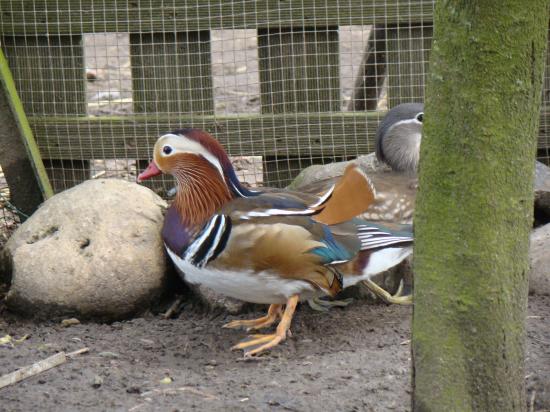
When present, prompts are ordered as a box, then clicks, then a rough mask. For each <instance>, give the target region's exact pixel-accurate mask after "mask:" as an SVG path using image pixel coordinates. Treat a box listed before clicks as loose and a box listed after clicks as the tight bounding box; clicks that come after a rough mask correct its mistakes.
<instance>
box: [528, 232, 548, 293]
mask: <svg viewBox="0 0 550 412" xmlns="http://www.w3.org/2000/svg"><path fill="white" fill-rule="evenodd" d="M529 260H530V265H531V273H530V275H529V293H531V294H537V295H550V223H549V224H546V225H544V226H541V227H539V228H537V229H535V230H533V232H532V233H531V245H530V249H529Z"/></svg>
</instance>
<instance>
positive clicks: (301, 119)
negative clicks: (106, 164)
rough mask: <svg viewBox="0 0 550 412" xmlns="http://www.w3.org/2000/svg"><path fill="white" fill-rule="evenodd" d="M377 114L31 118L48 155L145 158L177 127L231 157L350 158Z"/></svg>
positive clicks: (368, 138) (367, 144) (369, 146)
mask: <svg viewBox="0 0 550 412" xmlns="http://www.w3.org/2000/svg"><path fill="white" fill-rule="evenodd" d="M382 115H383V113H379V112H369V113H365V112H355V113H352V112H345V113H344V112H341V113H290V114H279V115H261V114H256V115H248V116H244V115H233V116H178V115H162V114H157V115H150V116H147V115H134V116H117V117H110V116H105V117H103V116H102V117H74V116H67V117H43V116H37V117H32V118H30V119H29V120H30V122H31V125H32V127H33V130H34V132H35V135H36V139H37V141H38V145H39V147H40V149H41V150H42V151H43V152H44V153H45V154H47V156H48V157H49V158H52V159H57V158H59V159H63V158H73V159H93V158H102V159H103V158H106V159H115V158H130V159H132V158H134V159H148V158H150V156H151V148H152V146H153V144H154V142H155V141H156V139H157V137H158V136H159V135H160V134H162V133H166V132H167V131H170V130H172V129H174V128H175V127H198V128H201V129H204V130H207V131H208V132H210V133H212V134H213V135H214V136H215V137H216V138H217V139H218V140H219V141H220V142H221V143H222V144H223V145H224V147H225V148H226V150H227V151H228V153H230V154H231V155H247V156H254V155H256V156H279V157H282V156H287V157H288V155H289V154H294V153H303V154H306V153H307V154H308V156H324V157H326V158H329V157H331V156H344V157H349V156H354V155H357V154H364V153H368V152H370V151H372V150H373V148H374V136H375V134H376V128H377V127H378V120H379V116H382ZM51 136H55V139H51Z"/></svg>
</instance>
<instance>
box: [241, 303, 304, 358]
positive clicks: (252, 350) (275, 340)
mask: <svg viewBox="0 0 550 412" xmlns="http://www.w3.org/2000/svg"><path fill="white" fill-rule="evenodd" d="M298 301H299V297H298V295H295V296H292V297H291V298H289V299H288V301H287V302H286V307H285V311H284V313H283V315H282V317H281V321H280V322H279V325H278V326H277V330H276V331H275V333H274V334H268V335H251V336H249V337H248V338H246V339H245V340H243V341H242V342H241V343H238V344H237V345H235V346H233V347H232V348H231V350H237V349H243V350H244V356H245V358H248V357H252V356H256V355H259V354H260V353H262V352H265V351H267V350H269V349H271V348H273V347H274V346H277V345H278V344H279V343H281V342H282V341H284V340H285V339H286V337H287V335H288V333H289V329H290V323H291V322H292V316H293V315H294V311H295V310H296V306H297V305H298ZM272 306H273V305H272ZM270 309H271V307H270ZM268 316H269V314H268Z"/></svg>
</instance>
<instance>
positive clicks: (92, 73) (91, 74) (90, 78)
mask: <svg viewBox="0 0 550 412" xmlns="http://www.w3.org/2000/svg"><path fill="white" fill-rule="evenodd" d="M86 80H88V81H89V82H95V81H96V80H97V73H96V72H95V71H93V70H90V69H87V70H86Z"/></svg>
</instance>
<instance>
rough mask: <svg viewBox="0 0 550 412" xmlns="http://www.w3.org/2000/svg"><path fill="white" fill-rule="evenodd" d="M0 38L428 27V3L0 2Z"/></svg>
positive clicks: (361, 0) (428, 0) (310, 0)
mask: <svg viewBox="0 0 550 412" xmlns="http://www.w3.org/2000/svg"><path fill="white" fill-rule="evenodd" d="M0 10H1V13H2V18H1V19H0V32H1V33H3V34H4V35H24V36H29V35H45V34H48V35H59V34H82V33H101V32H126V33H128V32H129V33H145V32H184V31H201V30H217V29H258V28H268V27H272V28H273V27H308V26H317V25H321V26H338V25H346V26H349V25H372V24H393V23H408V22H411V21H431V19H432V15H433V0H415V1H410V0H377V1H368V2H367V1H364V0H346V1H345V2H342V1H341V0H286V1H280V0H256V1H250V0H247V1H227V0H210V1H204V0H187V1H180V2H174V1H170V2H159V1H158V0H136V1H120V0H103V1H100V2H98V1H88V2H83V1H82V0H56V1H48V0H42V1H36V0H20V1H13V0H0Z"/></svg>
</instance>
